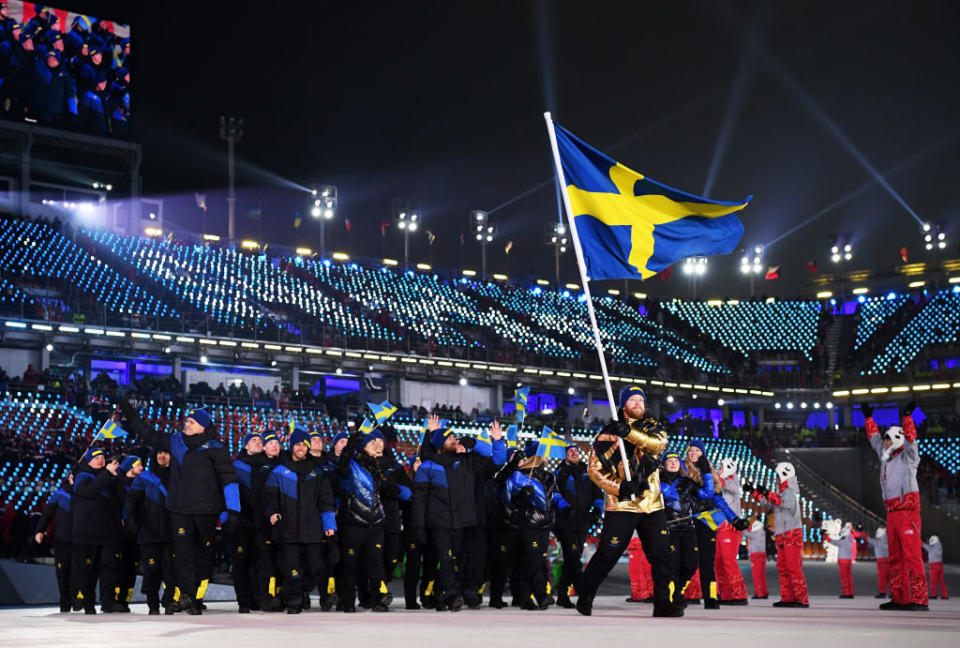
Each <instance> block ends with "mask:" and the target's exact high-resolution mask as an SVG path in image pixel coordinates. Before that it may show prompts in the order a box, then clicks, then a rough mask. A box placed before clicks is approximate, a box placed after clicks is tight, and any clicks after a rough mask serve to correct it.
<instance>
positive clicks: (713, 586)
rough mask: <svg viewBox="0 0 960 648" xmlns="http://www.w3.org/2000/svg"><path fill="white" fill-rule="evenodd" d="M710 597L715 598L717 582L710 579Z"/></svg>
mask: <svg viewBox="0 0 960 648" xmlns="http://www.w3.org/2000/svg"><path fill="white" fill-rule="evenodd" d="M710 598H714V599H715V598H717V582H716V581H710Z"/></svg>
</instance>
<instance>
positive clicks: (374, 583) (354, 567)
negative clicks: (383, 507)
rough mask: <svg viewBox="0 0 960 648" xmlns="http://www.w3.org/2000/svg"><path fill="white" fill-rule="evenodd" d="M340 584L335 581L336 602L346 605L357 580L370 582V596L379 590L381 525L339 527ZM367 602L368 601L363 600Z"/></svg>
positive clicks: (350, 602)
mask: <svg viewBox="0 0 960 648" xmlns="http://www.w3.org/2000/svg"><path fill="white" fill-rule="evenodd" d="M340 559H341V561H342V564H343V569H342V570H341V572H340V573H341V580H342V581H343V583H342V587H341V583H340V582H338V583H337V593H338V594H339V595H340V602H341V603H342V604H343V605H344V606H346V607H347V608H350V607H352V606H353V605H354V601H355V599H356V596H357V583H359V581H360V579H361V578H362V579H365V580H366V581H367V582H369V583H371V595H372V596H373V597H376V596H378V595H380V594H382V593H383V590H385V589H386V584H385V583H384V582H383V527H382V526H374V527H360V526H345V527H343V528H342V529H341V530H340ZM374 588H375V589H374ZM366 603H367V604H370V601H366Z"/></svg>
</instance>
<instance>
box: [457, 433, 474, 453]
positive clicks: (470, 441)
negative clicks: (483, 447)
mask: <svg viewBox="0 0 960 648" xmlns="http://www.w3.org/2000/svg"><path fill="white" fill-rule="evenodd" d="M460 445H462V446H463V447H464V449H465V450H473V447H474V446H475V445H477V438H476V437H472V436H465V437H463V438H462V439H460Z"/></svg>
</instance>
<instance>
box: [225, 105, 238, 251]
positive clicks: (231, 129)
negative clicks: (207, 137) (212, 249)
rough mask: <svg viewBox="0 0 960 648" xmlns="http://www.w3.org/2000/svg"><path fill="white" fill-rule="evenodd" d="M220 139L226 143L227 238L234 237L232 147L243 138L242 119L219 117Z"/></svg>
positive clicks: (234, 202)
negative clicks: (227, 188) (227, 185)
mask: <svg viewBox="0 0 960 648" xmlns="http://www.w3.org/2000/svg"><path fill="white" fill-rule="evenodd" d="M220 139H222V140H224V141H226V143H227V177H228V180H229V192H228V193H227V207H228V210H227V239H228V240H230V241H231V242H232V241H233V239H234V223H235V218H234V217H235V212H236V207H237V192H236V187H235V183H234V179H235V174H234V171H233V169H234V163H233V158H234V147H235V146H236V143H237V142H239V141H240V140H241V139H243V120H242V119H239V118H237V117H220Z"/></svg>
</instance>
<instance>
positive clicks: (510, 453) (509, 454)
mask: <svg viewBox="0 0 960 648" xmlns="http://www.w3.org/2000/svg"><path fill="white" fill-rule="evenodd" d="M516 452H517V449H516V448H507V461H510V458H511V457H513V455H514V454H515V453H516Z"/></svg>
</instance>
